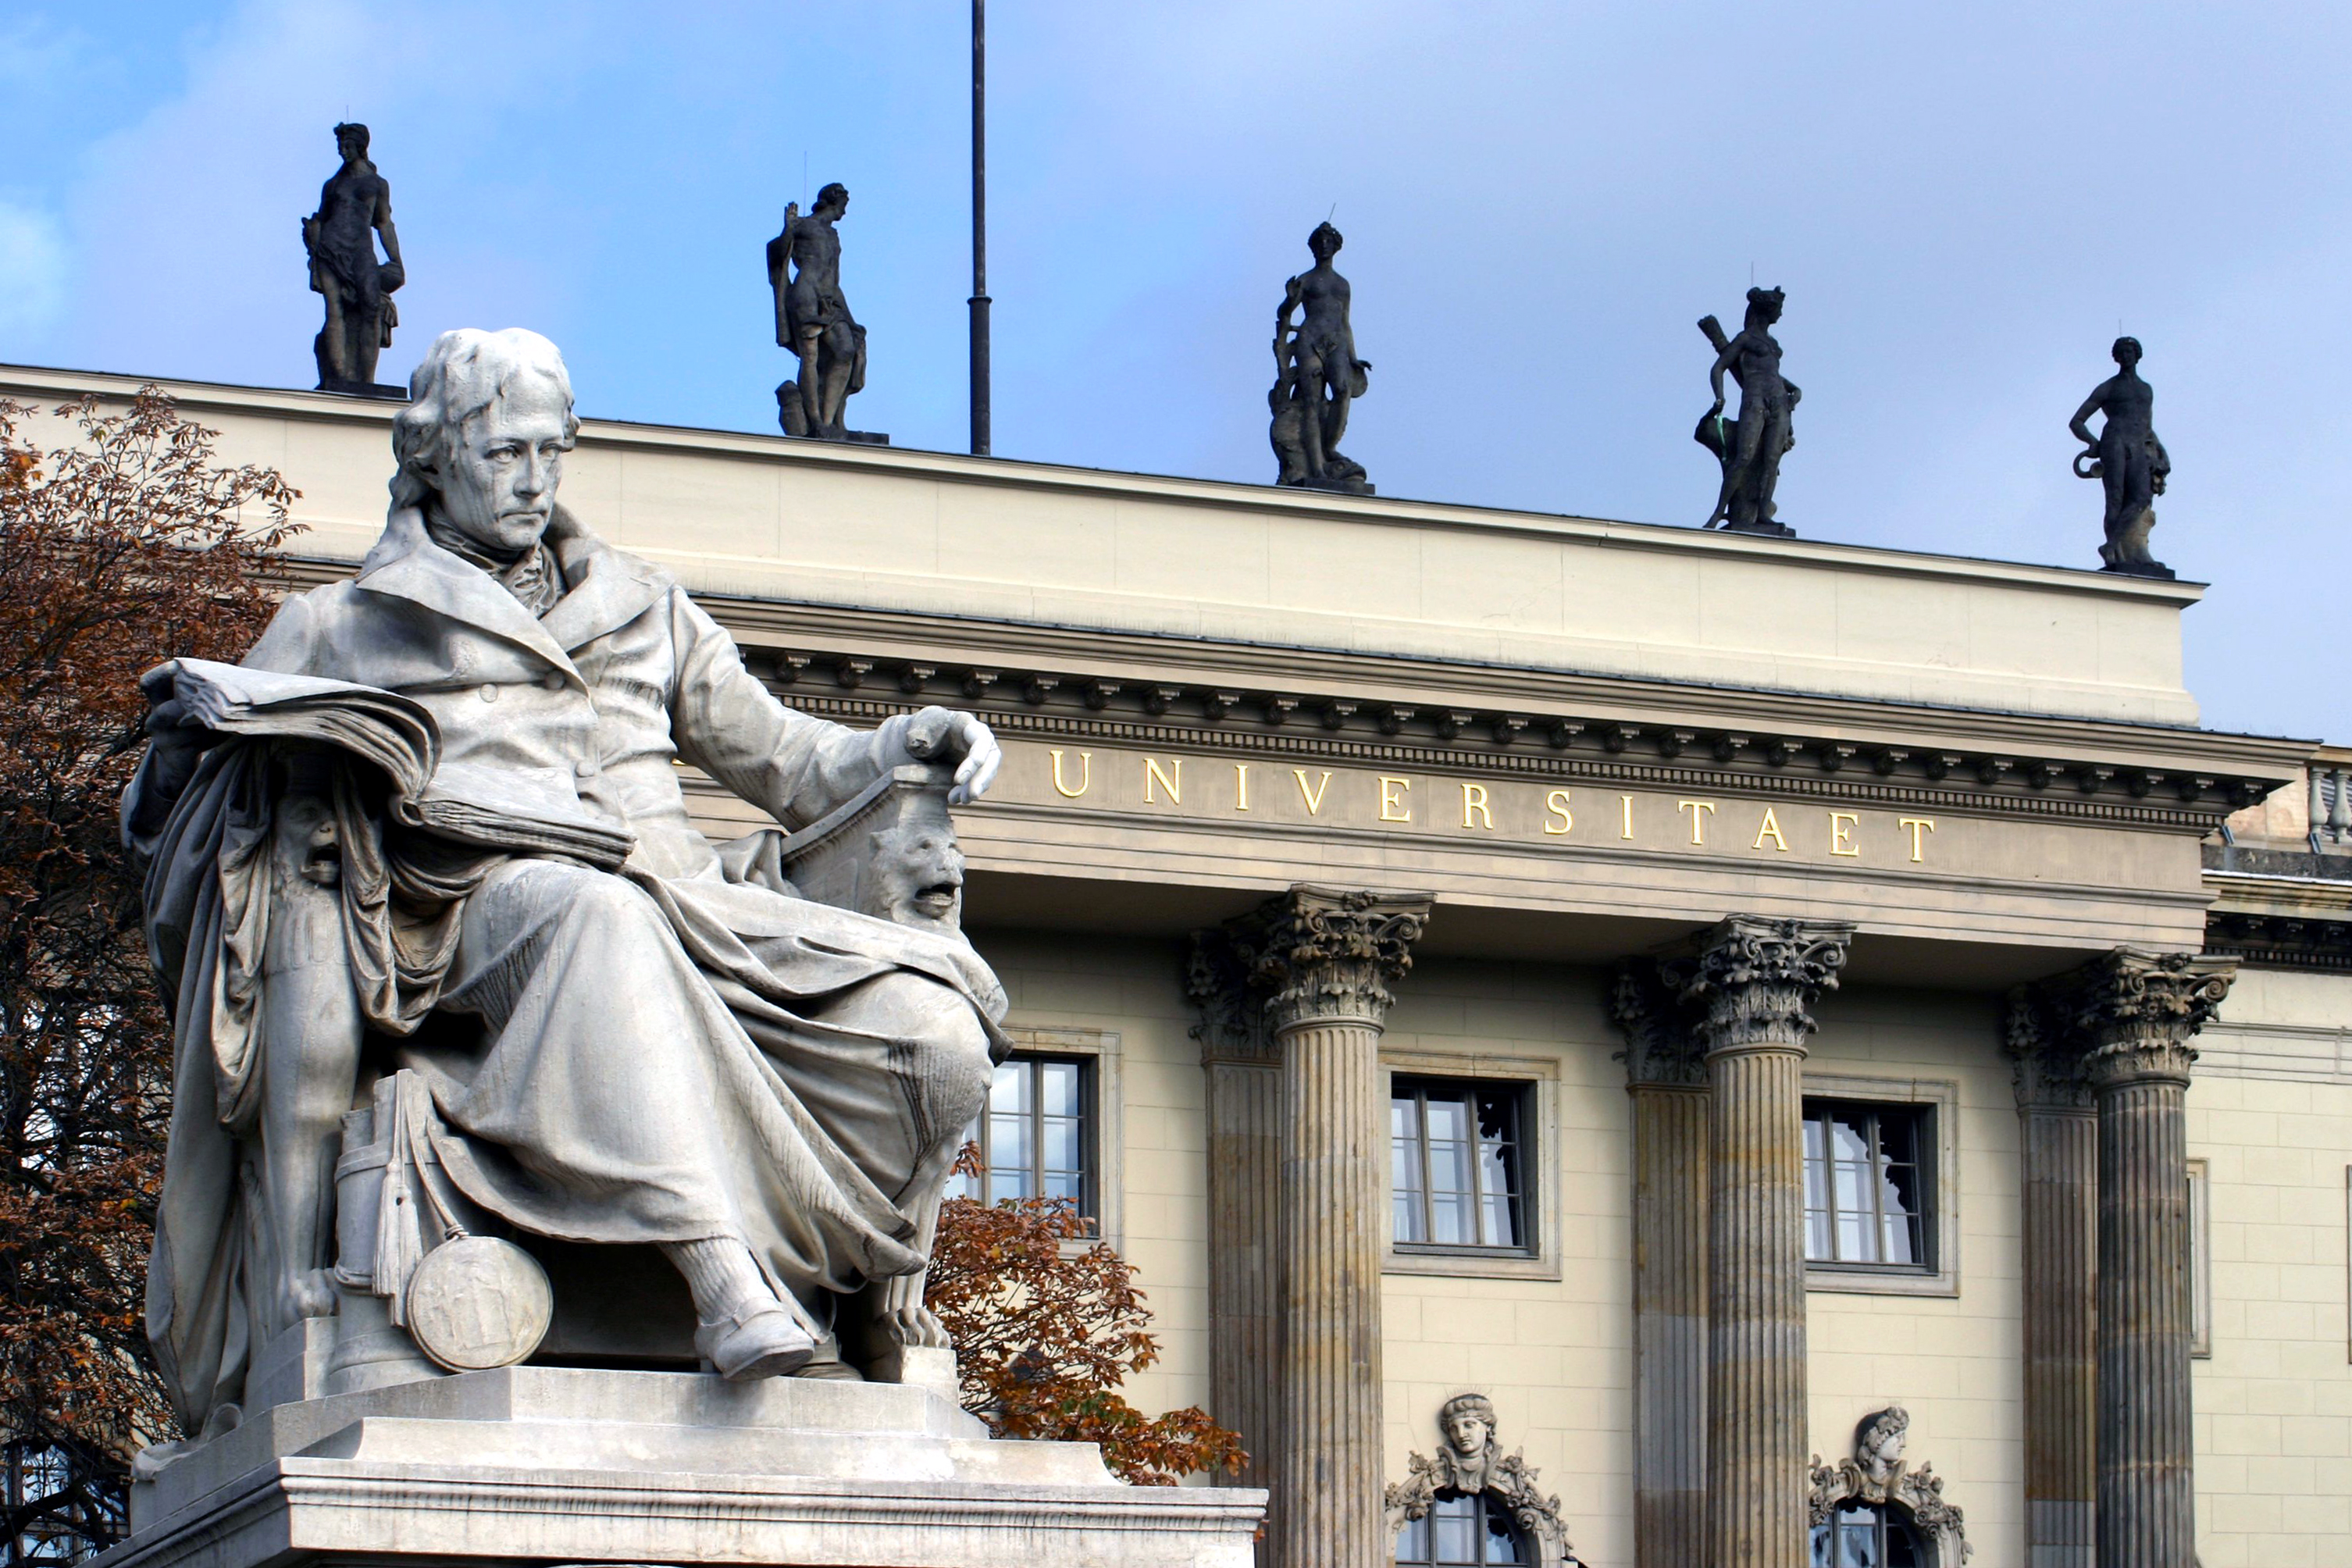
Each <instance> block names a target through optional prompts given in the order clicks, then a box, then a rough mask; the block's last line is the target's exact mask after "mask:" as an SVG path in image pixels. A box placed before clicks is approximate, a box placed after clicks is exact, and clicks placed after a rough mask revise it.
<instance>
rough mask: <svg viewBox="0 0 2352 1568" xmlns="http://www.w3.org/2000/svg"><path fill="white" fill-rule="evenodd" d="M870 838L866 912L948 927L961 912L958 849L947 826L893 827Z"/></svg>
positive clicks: (901, 921)
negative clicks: (870, 902) (870, 898)
mask: <svg viewBox="0 0 2352 1568" xmlns="http://www.w3.org/2000/svg"><path fill="white" fill-rule="evenodd" d="M874 837H875V860H874V871H875V877H876V889H875V902H876V903H877V905H878V906H879V907H878V908H877V909H875V910H872V911H871V912H872V913H874V914H877V915H879V916H881V917H882V918H883V919H884V920H887V921H896V922H897V923H898V924H899V925H910V926H931V927H937V928H941V929H944V930H949V931H953V930H955V929H956V926H957V924H958V922H959V921H960V920H961V917H962V914H963V851H962V850H961V849H960V848H958V847H956V841H955V831H954V829H953V828H951V827H947V826H940V827H924V828H915V827H899V828H893V829H891V830H889V831H887V832H884V833H877V834H876V835H875V836H874Z"/></svg>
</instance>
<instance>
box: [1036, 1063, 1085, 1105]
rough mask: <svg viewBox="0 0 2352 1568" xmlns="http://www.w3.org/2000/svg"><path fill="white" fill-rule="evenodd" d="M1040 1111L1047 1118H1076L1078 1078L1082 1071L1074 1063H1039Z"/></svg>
mask: <svg viewBox="0 0 2352 1568" xmlns="http://www.w3.org/2000/svg"><path fill="white" fill-rule="evenodd" d="M1037 1068H1038V1075H1039V1078H1040V1079H1041V1084H1040V1087H1041V1089H1042V1091H1043V1092H1042V1099H1043V1100H1044V1103H1043V1105H1042V1106H1041V1107H1040V1109H1041V1110H1044V1111H1045V1114H1046V1115H1048V1116H1076V1115H1078V1114H1079V1110H1078V1077H1079V1074H1080V1073H1081V1072H1082V1071H1083V1070H1084V1069H1083V1068H1080V1067H1079V1065H1078V1064H1077V1063H1076V1062H1040V1063H1038V1064H1037Z"/></svg>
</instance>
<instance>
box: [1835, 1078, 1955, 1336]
mask: <svg viewBox="0 0 2352 1568" xmlns="http://www.w3.org/2000/svg"><path fill="white" fill-rule="evenodd" d="M1803 1098H1804V1103H1805V1105H1806V1106H1807V1108H1808V1109H1810V1108H1811V1105H1812V1104H1813V1103H1814V1102H1816V1101H1822V1100H1827V1101H1831V1102H1832V1103H1835V1104H1840V1105H1862V1106H1869V1107H1873V1108H1878V1107H1884V1108H1885V1109H1889V1110H1904V1111H1907V1112H1910V1113H1912V1114H1915V1115H1916V1116H1918V1118H1919V1120H1920V1122H1921V1125H1920V1127H1919V1130H1918V1133H1917V1148H1916V1158H1917V1162H1918V1166H1919V1194H1920V1196H1921V1199H1922V1201H1923V1202H1922V1213H1921V1215H1920V1222H1921V1223H1920V1227H1919V1229H1920V1235H1921V1239H1922V1241H1923V1243H1924V1245H1925V1247H1926V1250H1927V1262H1926V1263H1925V1264H1918V1263H1844V1262H1830V1261H1826V1260H1822V1259H1816V1258H1807V1259H1806V1260H1805V1289H1808V1290H1822V1291H1831V1292H1838V1293H1843V1294H1849V1295H1865V1296H1958V1294H1959V1293H1960V1234H1961V1233H1960V1203H1959V1197H1960V1183H1959V1102H1960V1089H1959V1085H1958V1083H1957V1082H1955V1081H1952V1080H1948V1079H1890V1078H1867V1077H1863V1076H1860V1075H1856V1074H1851V1073H1816V1072H1808V1073H1806V1074H1805V1078H1804V1089H1803Z"/></svg>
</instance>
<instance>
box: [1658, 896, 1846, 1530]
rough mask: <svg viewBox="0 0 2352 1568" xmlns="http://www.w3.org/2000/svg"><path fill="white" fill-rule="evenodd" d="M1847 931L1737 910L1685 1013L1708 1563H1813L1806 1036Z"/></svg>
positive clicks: (1693, 977)
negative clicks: (1702, 1347)
mask: <svg viewBox="0 0 2352 1568" xmlns="http://www.w3.org/2000/svg"><path fill="white" fill-rule="evenodd" d="M1852 939H1853V926H1852V925H1851V924H1848V923H1846V922H1844V921H1796V920H1766V919H1762V918H1760V917H1758V916H1754V915H1734V916H1732V917H1731V918H1730V919H1729V920H1727V921H1724V922H1723V923H1722V924H1721V925H1718V926H1717V927H1716V928H1715V929H1714V930H1713V931H1710V932H1708V933H1707V934H1706V937H1705V938H1703V939H1702V942H1701V946H1700V950H1699V952H1698V956H1697V958H1696V961H1694V962H1692V963H1690V964H1689V966H1688V968H1687V970H1686V971H1685V973H1686V975H1687V978H1686V979H1685V982H1684V984H1683V985H1682V995H1683V1000H1684V1004H1685V1006H1686V1007H1688V1008H1689V1009H1690V1010H1691V1026H1692V1028H1693V1030H1694V1031H1695V1032H1696V1035H1697V1037H1698V1041H1699V1044H1700V1045H1701V1046H1702V1047H1705V1049H1706V1071H1707V1092H1708V1096H1709V1111H1708V1117H1707V1271H1706V1278H1707V1355H1706V1480H1707V1487H1706V1489H1707V1500H1706V1540H1707V1553H1706V1561H1707V1563H1710V1564H1711V1565H1712V1568H1806V1564H1807V1563H1808V1562H1809V1561H1810V1557H1811V1553H1810V1550H1809V1542H1810V1526H1809V1522H1808V1519H1807V1516H1806V1511H1805V1476H1806V1462H1805V1461H1806V1456H1807V1455H1808V1454H1809V1453H1810V1452H1811V1450H1810V1448H1809V1447H1808V1444H1807V1437H1808V1433H1807V1431H1806V1425H1807V1423H1806V1418H1805V1417H1806V1410H1805V1186H1804V1180H1805V1150H1804V1136H1805V1126H1804V1088H1805V1086H1804V1068H1805V1037H1806V1036H1807V1035H1810V1034H1811V1033H1812V1032H1813V1027H1814V1025H1813V1018H1812V1005H1813V1003H1814V1001H1815V1000H1816V999H1817V998H1818V997H1819V996H1820V995H1821V994H1822V992H1824V991H1830V990H1834V989H1835V988H1836V985H1837V973H1838V970H1839V969H1840V968H1842V967H1843V965H1844V963H1845V954H1846V945H1847V943H1848V942H1850V941H1852Z"/></svg>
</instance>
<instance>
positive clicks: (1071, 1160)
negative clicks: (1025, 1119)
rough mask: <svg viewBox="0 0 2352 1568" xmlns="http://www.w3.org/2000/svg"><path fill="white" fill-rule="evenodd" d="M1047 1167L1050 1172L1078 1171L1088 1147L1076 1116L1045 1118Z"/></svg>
mask: <svg viewBox="0 0 2352 1568" xmlns="http://www.w3.org/2000/svg"><path fill="white" fill-rule="evenodd" d="M1085 1147H1086V1140H1085V1137H1084V1135H1083V1130H1082V1129H1081V1127H1080V1126H1079V1123H1078V1120H1077V1118H1076V1117H1074V1116H1048V1117H1047V1118H1045V1162H1044V1163H1045V1169H1047V1170H1049V1171H1076V1170H1077V1169H1079V1168H1080V1165H1081V1163H1082V1159H1081V1152H1082V1151H1083V1150H1084V1149H1085Z"/></svg>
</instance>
